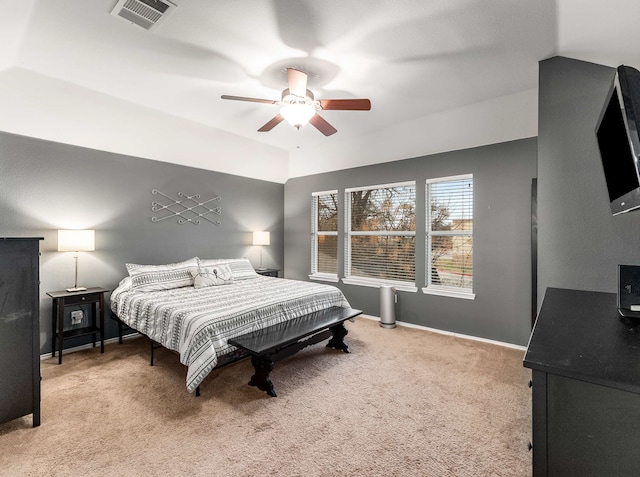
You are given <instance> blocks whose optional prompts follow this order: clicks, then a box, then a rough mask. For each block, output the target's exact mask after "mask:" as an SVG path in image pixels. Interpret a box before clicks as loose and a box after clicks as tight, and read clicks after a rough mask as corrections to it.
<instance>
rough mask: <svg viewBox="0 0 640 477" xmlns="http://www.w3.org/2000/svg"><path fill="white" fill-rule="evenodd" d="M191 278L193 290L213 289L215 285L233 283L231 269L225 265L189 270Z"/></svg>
mask: <svg viewBox="0 0 640 477" xmlns="http://www.w3.org/2000/svg"><path fill="white" fill-rule="evenodd" d="M191 275H192V276H193V286H194V287H195V288H205V287H214V286H217V285H229V284H231V283H233V274H232V273H231V268H229V265H227V264H226V263H222V264H220V265H212V266H209V267H203V266H202V265H200V266H199V267H198V270H191Z"/></svg>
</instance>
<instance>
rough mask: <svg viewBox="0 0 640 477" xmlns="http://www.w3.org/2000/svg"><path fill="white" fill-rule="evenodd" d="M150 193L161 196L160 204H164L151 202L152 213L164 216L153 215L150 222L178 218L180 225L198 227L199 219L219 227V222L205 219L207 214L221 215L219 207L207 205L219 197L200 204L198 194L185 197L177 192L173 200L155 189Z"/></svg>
mask: <svg viewBox="0 0 640 477" xmlns="http://www.w3.org/2000/svg"><path fill="white" fill-rule="evenodd" d="M151 193H152V194H154V195H161V196H162V197H164V199H162V202H165V203H164V204H163V203H162V202H159V201H155V200H154V201H153V202H151V210H152V211H153V212H162V213H163V214H164V215H162V216H159V217H156V216H155V215H154V216H153V217H151V221H152V222H160V221H161V220H165V219H170V218H172V217H178V223H179V224H181V225H182V224H184V223H187V222H190V223H192V224H195V225H200V219H204V220H206V221H208V222H211V223H212V224H213V225H220V221H218V220H212V219H211V218H210V217H207V215H209V214H216V215H220V214H221V213H222V210H221V209H220V207H214V208H211V207H210V206H209V205H207V204H209V203H210V202H213V201H215V200H220V197H218V196H216V197H213V198H211V199H209V200H205V201H204V202H200V194H195V195H186V194H183V193H182V192H178V198H177V199H173V198H171V197H169V196H168V195H166V194H163V193H162V192H160V191H159V190H156V189H153V190H152V191H151ZM165 199H166V200H165Z"/></svg>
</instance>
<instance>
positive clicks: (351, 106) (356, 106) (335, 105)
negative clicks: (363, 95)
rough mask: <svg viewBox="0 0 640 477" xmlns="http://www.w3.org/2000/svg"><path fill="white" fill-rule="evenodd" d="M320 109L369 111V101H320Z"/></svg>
mask: <svg viewBox="0 0 640 477" xmlns="http://www.w3.org/2000/svg"><path fill="white" fill-rule="evenodd" d="M320 106H321V107H322V109H326V110H330V109H342V110H349V111H369V110H370V109H371V101H369V100H368V99H321V100H320Z"/></svg>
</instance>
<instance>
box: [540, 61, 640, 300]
mask: <svg viewBox="0 0 640 477" xmlns="http://www.w3.org/2000/svg"><path fill="white" fill-rule="evenodd" d="M539 71H540V97H539V115H538V121H539V131H538V134H539V136H538V253H539V260H538V302H539V303H540V300H541V299H542V297H543V294H544V291H545V289H546V288H547V287H559V288H572V289H578V290H594V291H604V292H615V291H616V287H617V265H618V264H621V263H624V264H640V243H639V238H640V213H638V212H631V213H628V214H623V215H619V216H615V217H613V216H612V215H611V212H610V209H609V198H608V194H607V188H606V184H605V179H604V173H603V170H602V164H601V162H600V154H599V151H598V145H597V141H596V135H595V128H596V123H597V120H598V117H599V115H600V112H601V110H602V107H603V105H604V101H605V96H606V94H607V92H608V90H609V87H610V85H611V81H612V80H613V77H614V74H615V70H614V69H613V68H609V67H606V66H601V65H596V64H593V63H586V62H583V61H578V60H573V59H569V58H563V57H554V58H551V59H548V60H545V61H542V62H541V63H540V69H539Z"/></svg>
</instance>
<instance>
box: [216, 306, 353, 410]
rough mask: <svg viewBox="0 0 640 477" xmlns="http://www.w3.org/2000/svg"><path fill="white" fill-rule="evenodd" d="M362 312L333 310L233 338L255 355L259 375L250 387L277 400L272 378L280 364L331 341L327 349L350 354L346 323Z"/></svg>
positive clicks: (345, 309)
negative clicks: (273, 371) (307, 349)
mask: <svg viewBox="0 0 640 477" xmlns="http://www.w3.org/2000/svg"><path fill="white" fill-rule="evenodd" d="M361 313H362V311H361V310H354V309H352V308H342V307H332V308H328V309H326V310H321V311H318V312H315V313H310V314H308V315H304V316H301V317H299V318H296V319H293V320H290V321H286V322H283V323H278V324H276V325H272V326H269V327H267V328H263V329H261V330H257V331H253V332H251V333H247V334H244V335H241V336H238V337H236V338H232V339H229V344H231V345H233V346H236V347H238V348H240V349H243V350H245V351H247V352H248V353H249V354H250V355H251V364H253V369H254V371H255V373H254V375H253V376H251V380H250V381H249V385H250V386H255V387H257V388H258V389H260V390H262V391H266V393H267V394H268V395H269V396H272V397H276V392H275V390H274V388H273V383H272V382H271V380H270V379H269V373H270V372H271V371H272V370H273V366H274V363H275V362H276V361H280V360H281V359H284V358H286V357H288V356H291V355H292V354H294V353H297V352H298V351H300V350H301V349H303V348H306V347H307V346H309V345H312V344H315V343H319V342H321V341H324V340H325V339H327V338H330V340H329V343H328V344H327V348H334V349H338V350H341V351H344V352H345V353H349V352H350V351H349V347H348V346H347V345H346V344H345V342H344V337H345V336H346V335H347V333H348V331H347V329H346V328H345V327H344V322H345V321H346V320H349V319H351V318H354V317H356V316H358V315H360V314H361Z"/></svg>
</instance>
